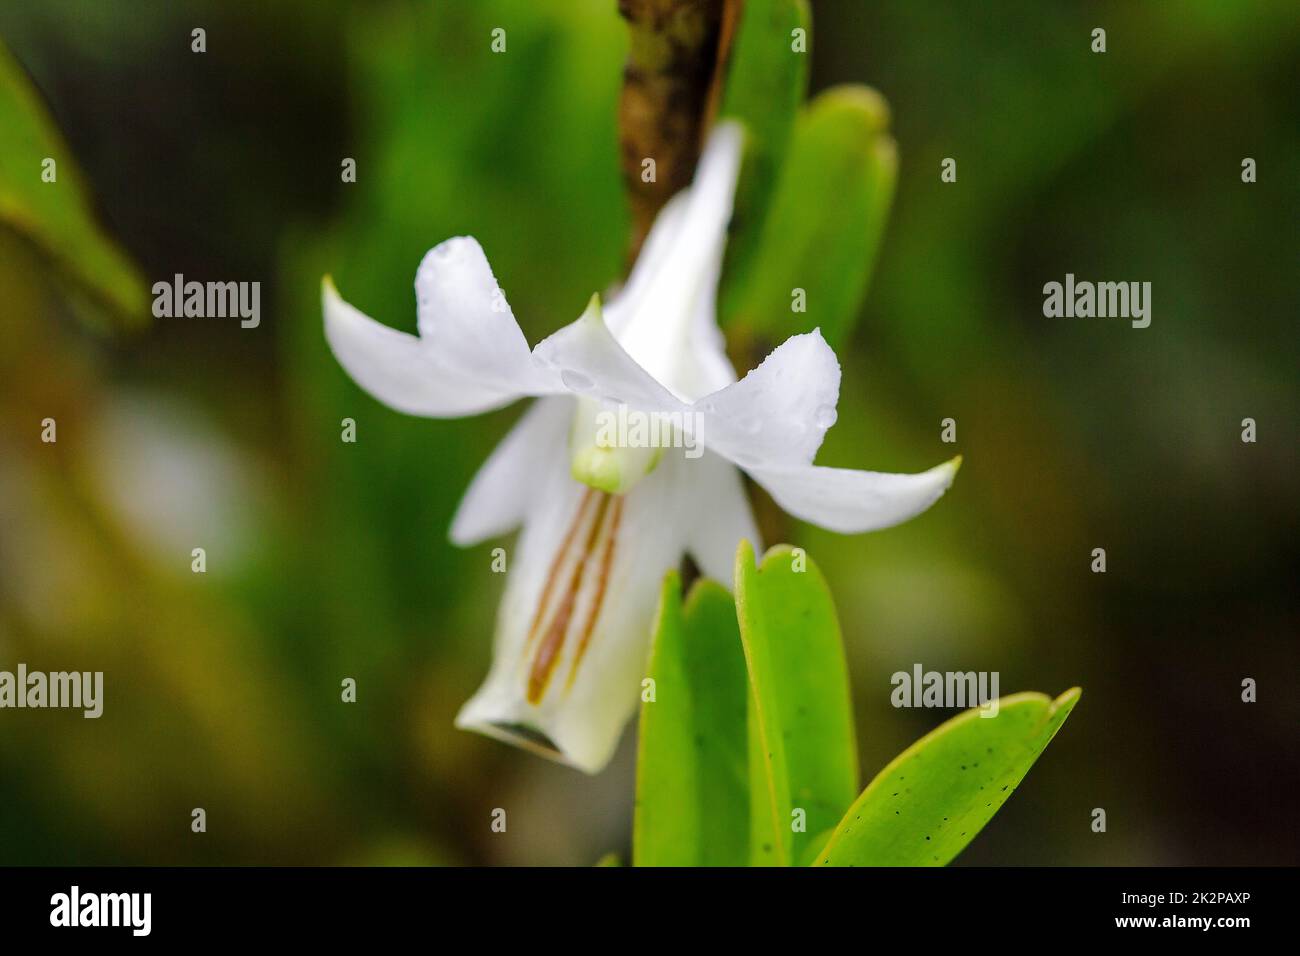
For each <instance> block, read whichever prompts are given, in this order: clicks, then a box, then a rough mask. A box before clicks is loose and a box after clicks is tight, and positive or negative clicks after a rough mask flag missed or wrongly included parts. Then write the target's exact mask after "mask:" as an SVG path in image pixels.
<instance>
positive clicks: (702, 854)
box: [632, 572, 749, 866]
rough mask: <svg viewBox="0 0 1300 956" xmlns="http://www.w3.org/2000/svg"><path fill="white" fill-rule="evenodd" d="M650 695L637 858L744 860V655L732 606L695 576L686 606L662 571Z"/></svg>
mask: <svg viewBox="0 0 1300 956" xmlns="http://www.w3.org/2000/svg"><path fill="white" fill-rule="evenodd" d="M650 677H652V678H653V679H654V682H655V683H654V697H655V699H654V701H653V702H651V701H647V700H645V697H646V695H645V694H643V695H642V699H643V701H644V702H643V703H642V705H641V727H640V738H639V741H638V748H639V749H638V752H637V785H636V786H637V802H636V813H635V818H634V822H633V830H632V859H633V862H634V864H635V865H636V866H743V865H744V864H745V862H746V860H747V849H748V839H749V818H748V812H747V811H748V807H749V796H748V793H747V792H746V789H747V782H746V772H745V760H746V704H745V702H746V698H747V695H748V688H747V685H746V677H745V658H744V654H743V652H742V651H741V645H740V633H739V631H738V629H737V626H736V606H735V602H734V601H733V599H732V597H731V595H730V594H729V593H728V592H727V590H726V589H725V588H723V587H722V586H721V585H719V584H716V583H714V582H713V581H709V580H700V581H697V582H696V584H695V586H694V587H693V588H692V589H691V593H690V596H689V597H688V598H687V600H686V606H685V607H684V608H683V606H682V599H681V585H680V580H679V578H678V576H677V574H676V573H675V572H674V573H671V574H669V575H668V576H667V577H666V578H665V580H664V586H663V593H662V597H661V598H660V604H659V618H658V621H657V622H656V626H655V638H654V647H653V649H652V650H651V654H650Z"/></svg>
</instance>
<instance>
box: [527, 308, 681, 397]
mask: <svg viewBox="0 0 1300 956" xmlns="http://www.w3.org/2000/svg"><path fill="white" fill-rule="evenodd" d="M533 355H534V357H535V358H536V360H537V362H538V363H539V364H540V365H541V366H542V367H544V368H550V369H555V370H557V371H558V374H559V376H560V380H561V382H563V384H564V385H565V387H566V388H568V389H569V390H570V391H571V392H573V393H574V394H576V395H586V396H588V397H589V398H595V399H599V400H600V401H604V402H608V403H610V404H613V405H620V404H627V405H629V406H631V407H633V408H637V409H639V410H641V411H647V412H649V411H661V412H674V411H675V412H682V411H684V410H685V409H686V407H687V406H686V404H685V403H684V402H682V401H681V400H680V399H678V398H677V397H676V396H675V395H673V394H672V393H671V392H670V391H669V390H668V389H667V388H665V387H664V386H663V385H662V384H660V382H659V381H658V380H657V379H656V378H655V377H654V376H653V375H651V374H650V373H649V372H647V371H646V370H645V369H644V368H642V367H641V366H640V365H638V364H637V362H636V361H635V360H634V359H633V358H632V356H631V355H629V354H628V353H627V351H626V350H625V349H624V348H623V347H622V346H621V345H619V343H618V342H617V341H615V339H614V336H613V335H612V334H611V333H610V331H609V328H608V327H607V326H606V325H605V322H604V320H603V319H602V317H601V313H600V307H599V302H598V300H596V299H595V298H593V299H592V304H591V305H590V306H588V308H587V311H586V312H584V313H583V314H582V317H581V318H579V319H578V320H577V321H575V322H571V323H569V324H568V325H566V326H565V327H564V328H562V329H560V331H558V332H556V333H554V334H553V335H551V336H550V337H549V338H546V339H543V340H542V341H541V342H539V343H538V344H537V348H535V349H534V350H533Z"/></svg>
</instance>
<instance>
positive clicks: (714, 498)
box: [686, 452, 763, 588]
mask: <svg viewBox="0 0 1300 956" xmlns="http://www.w3.org/2000/svg"><path fill="white" fill-rule="evenodd" d="M688 467H689V468H690V469H691V474H692V484H691V492H690V493H691V494H692V495H693V496H694V497H695V498H696V499H698V500H699V501H700V502H702V503H704V505H705V508H703V509H701V513H700V515H699V520H697V521H695V522H692V523H691V526H690V528H689V529H688V531H687V538H686V550H687V551H688V552H690V555H691V557H693V558H694V559H695V563H696V564H697V565H699V568H700V572H701V573H702V574H703V575H704V576H705V577H707V578H713V579H714V580H715V581H718V582H720V583H721V584H723V585H725V586H726V587H728V588H730V587H731V586H732V577H733V575H734V573H735V568H736V548H737V547H739V545H740V542H741V541H742V540H743V541H748V542H750V543H751V544H752V545H753V546H754V549H755V551H757V552H758V553H759V554H761V553H762V551H763V546H762V543H761V541H760V539H759V535H758V527H757V526H756V525H755V524H754V514H753V512H752V511H751V510H750V507H749V498H748V496H747V495H746V494H745V484H744V481H743V480H742V479H741V476H740V472H739V471H738V470H737V469H736V467H735V466H734V465H732V464H731V462H729V461H727V460H726V459H725V458H722V457H720V456H718V455H715V454H713V453H712V452H705V453H704V454H703V455H702V456H701V457H700V459H699V460H698V461H694V462H690V463H689V465H688Z"/></svg>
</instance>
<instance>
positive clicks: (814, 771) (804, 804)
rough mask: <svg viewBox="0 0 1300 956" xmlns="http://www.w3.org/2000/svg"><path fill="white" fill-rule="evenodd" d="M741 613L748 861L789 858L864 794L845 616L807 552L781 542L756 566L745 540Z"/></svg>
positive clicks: (740, 563)
mask: <svg viewBox="0 0 1300 956" xmlns="http://www.w3.org/2000/svg"><path fill="white" fill-rule="evenodd" d="M736 614H737V617H738V618H739V620H740V637H741V642H742V644H743V645H744V648H745V661H746V664H747V665H748V668H749V686H750V698H749V700H750V710H749V728H750V731H749V738H750V746H749V753H750V861H751V863H752V864H753V865H755V866H770V865H777V866H789V865H791V864H794V863H798V862H800V861H801V860H804V859H805V858H806V857H805V854H806V853H807V852H808V847H809V846H811V845H813V844H814V842H815V840H816V837H817V835H818V834H821V835H822V838H823V839H824V837H825V833H824V831H826V830H829V829H830V828H831V827H833V826H835V824H836V823H837V822H838V821H839V819H840V817H841V816H842V815H843V813H844V811H845V809H846V808H847V807H848V806H849V804H850V803H852V801H853V795H854V794H855V793H856V792H857V786H858V783H857V781H858V763H857V748H856V746H855V744H854V737H853V713H852V707H851V705H850V703H849V680H848V674H847V671H846V668H845V663H844V648H843V646H842V644H841V642H840V628H839V622H838V621H837V620H836V617H835V605H834V603H833V602H832V601H831V595H830V591H829V590H828V589H827V587H826V581H825V579H824V578H823V577H822V575H821V572H820V571H818V570H817V567H816V565H814V564H813V563H812V561H811V560H809V559H808V557H807V556H806V555H804V554H803V552H801V551H800V552H796V551H795V549H793V548H790V547H789V546H786V545H781V546H778V547H775V548H772V549H771V550H770V551H768V553H767V554H766V555H765V556H764V558H763V563H762V566H761V567H755V564H754V551H753V548H752V547H751V546H750V544H749V542H747V541H745V542H741V545H740V549H739V550H738V551H737V553H736ZM798 810H801V811H803V816H802V819H800V818H799V817H798V816H797V815H796V814H795V812H794V811H798Z"/></svg>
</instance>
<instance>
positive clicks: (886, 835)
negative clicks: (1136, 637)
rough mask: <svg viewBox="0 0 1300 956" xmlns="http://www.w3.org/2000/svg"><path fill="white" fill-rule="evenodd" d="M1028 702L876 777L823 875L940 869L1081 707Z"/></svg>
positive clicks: (917, 747)
mask: <svg viewBox="0 0 1300 956" xmlns="http://www.w3.org/2000/svg"><path fill="white" fill-rule="evenodd" d="M1079 693H1080V691H1079V688H1077V687H1074V688H1071V689H1070V690H1067V691H1066V692H1065V693H1064V694H1062V695H1061V696H1060V697H1058V698H1056V700H1052V699H1051V698H1050V697H1048V696H1046V695H1045V694H1037V693H1025V694H1014V695H1012V696H1010V697H1003V698H1001V699H1000V700H999V701H998V704H999V707H998V713H997V716H996V717H981V716H980V715H979V714H980V711H979V709H975V710H968V711H966V712H965V713H962V714H959V715H957V716H956V717H954V718H953V719H952V720H949V721H948V722H947V723H944V724H942V725H940V726H939V727H938V728H936V729H935V730H933V731H931V732H930V733H928V734H926V735H925V736H924V737H922V738H921V739H920V740H918V741H917V742H916V743H914V744H912V746H910V747H908V748H907V749H906V750H905V751H903V752H902V753H901V754H899V755H898V756H897V757H895V758H894V760H893V761H892V762H891V763H890V764H889V765H888V766H887V767H885V769H884V770H882V771H880V773H879V774H877V775H876V779H874V780H873V781H871V784H870V786H868V787H867V789H866V790H864V791H863V792H862V796H860V797H859V798H858V800H857V802H856V803H854V804H853V806H852V807H851V808H850V809H849V812H848V813H846V814H845V815H844V819H843V820H841V821H840V825H839V826H838V827H836V829H835V833H834V834H832V835H831V839H830V842H829V843H828V844H827V846H826V849H825V851H824V852H823V853H822V854H821V856H820V858H819V859H818V860H817V865H819V866H943V865H944V864H946V863H948V862H949V861H950V860H952V858H953V857H955V856H956V855H957V854H958V853H960V852H961V851H962V850H963V849H964V848H965V846H966V844H967V843H969V842H970V841H971V840H973V839H974V838H975V834H977V833H979V832H980V830H981V829H983V827H984V825H985V824H986V823H988V822H989V820H990V819H992V818H993V814H995V813H997V812H998V808H999V807H1001V806H1002V804H1003V803H1005V802H1006V801H1007V798H1008V797H1010V796H1011V794H1012V792H1014V791H1015V789H1016V786H1017V785H1018V784H1019V783H1020V781H1021V780H1023V779H1024V777H1025V774H1026V773H1028V772H1029V768H1030V767H1032V766H1033V764H1034V761H1035V760H1037V759H1038V755H1039V754H1041V753H1042V752H1043V749H1044V748H1045V747H1046V746H1047V744H1048V743H1049V742H1050V741H1051V739H1052V737H1053V736H1055V735H1056V732H1057V731H1058V730H1060V729H1061V724H1063V723H1064V722H1065V718H1066V717H1068V716H1069V715H1070V711H1071V710H1072V709H1073V708H1074V705H1075V702H1076V701H1078V699H1079Z"/></svg>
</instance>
